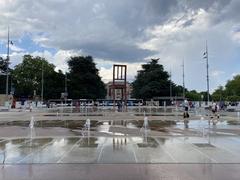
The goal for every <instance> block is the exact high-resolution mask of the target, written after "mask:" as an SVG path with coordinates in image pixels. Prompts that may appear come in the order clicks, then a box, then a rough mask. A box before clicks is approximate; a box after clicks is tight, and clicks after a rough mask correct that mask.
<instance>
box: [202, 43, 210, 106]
mask: <svg viewBox="0 0 240 180" xmlns="http://www.w3.org/2000/svg"><path fill="white" fill-rule="evenodd" d="M203 58H204V59H206V66H207V104H209V72H208V69H209V64H208V44H207V41H206V51H205V52H204V54H203Z"/></svg>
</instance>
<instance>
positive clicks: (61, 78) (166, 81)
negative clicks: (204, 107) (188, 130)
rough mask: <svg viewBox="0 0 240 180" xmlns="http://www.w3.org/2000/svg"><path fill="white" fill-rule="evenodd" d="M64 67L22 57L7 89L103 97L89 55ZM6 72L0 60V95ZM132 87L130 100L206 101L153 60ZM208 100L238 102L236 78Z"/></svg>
mask: <svg viewBox="0 0 240 180" xmlns="http://www.w3.org/2000/svg"><path fill="white" fill-rule="evenodd" d="M67 64H68V73H65V74H64V73H63V72H62V71H60V70H59V71H58V72H56V71H55V66H54V65H53V64H51V63H49V62H48V61H47V60H46V59H45V58H42V57H38V56H37V57H33V56H31V55H25V56H23V61H22V63H20V64H18V65H16V66H15V67H14V69H10V78H9V79H10V83H9V90H13V89H14V95H15V96H16V97H29V96H30V97H33V96H34V95H41V92H42V84H44V86H43V92H44V99H50V98H51V99H55V98H60V95H61V93H62V92H65V91H67V92H68V97H69V98H72V99H79V98H84V99H97V98H105V96H106V89H105V85H104V83H103V81H102V79H101V77H100V76H99V70H98V69H97V68H96V64H95V63H94V61H93V58H92V57H91V56H86V57H84V56H76V57H71V58H70V59H69V60H68V61H67ZM6 69H7V64H6V60H4V59H3V58H1V57H0V72H1V76H0V85H1V86H0V94H4V93H5V87H6V86H5V84H6V77H5V76H3V74H4V73H6ZM42 77H43V78H42ZM42 80H43V81H44V82H42ZM132 86H133V91H132V97H134V98H141V99H151V98H154V97H163V96H170V95H172V97H175V96H182V95H183V91H185V96H186V98H188V99H190V100H193V101H201V100H203V101H206V100H207V93H206V92H197V91H195V90H193V91H188V90H187V89H185V90H184V89H183V86H180V85H176V84H175V83H174V82H172V81H171V79H170V75H169V73H168V72H167V71H165V70H164V67H163V65H161V64H159V63H158V60H157V59H152V60H151V61H150V62H148V63H146V64H143V65H142V70H140V71H138V74H137V76H136V79H135V81H133V83H132ZM66 88H67V89H66ZM170 89H171V93H170ZM211 97H212V99H213V100H217V101H218V100H230V101H233V100H240V75H238V76H236V77H234V79H233V80H231V81H228V83H227V84H226V86H225V87H222V86H220V87H219V88H218V89H217V90H216V91H215V92H214V93H213V94H212V96H211Z"/></svg>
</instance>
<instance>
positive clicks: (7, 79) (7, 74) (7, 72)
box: [6, 27, 10, 97]
mask: <svg viewBox="0 0 240 180" xmlns="http://www.w3.org/2000/svg"><path fill="white" fill-rule="evenodd" d="M9 44H10V40H9V27H8V42H7V71H6V76H7V78H6V97H8V81H9V60H10V58H9Z"/></svg>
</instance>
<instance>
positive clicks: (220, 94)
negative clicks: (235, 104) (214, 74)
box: [212, 75, 240, 101]
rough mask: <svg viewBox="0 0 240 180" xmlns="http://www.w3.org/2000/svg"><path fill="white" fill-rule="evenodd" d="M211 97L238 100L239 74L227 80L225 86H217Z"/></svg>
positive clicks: (239, 98)
mask: <svg viewBox="0 0 240 180" xmlns="http://www.w3.org/2000/svg"><path fill="white" fill-rule="evenodd" d="M212 98H213V100H215V101H221V100H222V101H240V75H236V76H235V77H234V78H233V79H232V80H229V81H228V82H227V83H226V85H225V86H219V87H218V88H217V89H216V90H215V92H214V93H213V94H212Z"/></svg>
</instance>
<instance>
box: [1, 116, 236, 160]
mask: <svg viewBox="0 0 240 180" xmlns="http://www.w3.org/2000/svg"><path fill="white" fill-rule="evenodd" d="M89 119H90V124H89V127H87V126H86V120H41V121H35V122H34V127H33V128H32V129H31V130H32V131H33V132H34V135H33V134H32V133H31V135H29V134H30V126H29V123H30V122H29V121H26V120H24V121H20V120H19V121H11V122H4V121H3V122H1V123H0V137H1V139H0V163H1V164H32V163H58V164H61V163H240V155H239V153H238V152H239V151H240V139H239V135H240V125H238V123H237V122H234V123H232V122H231V121H226V120H219V122H218V123H217V124H216V125H213V124H212V123H211V122H210V121H209V120H205V119H200V118H199V119H196V120H190V121H189V123H188V124H187V126H186V124H184V122H183V121H182V120H176V121H172V120H154V121H148V122H146V121H145V120H124V119H120V120H101V121H97V120H91V118H90V117H89Z"/></svg>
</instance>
